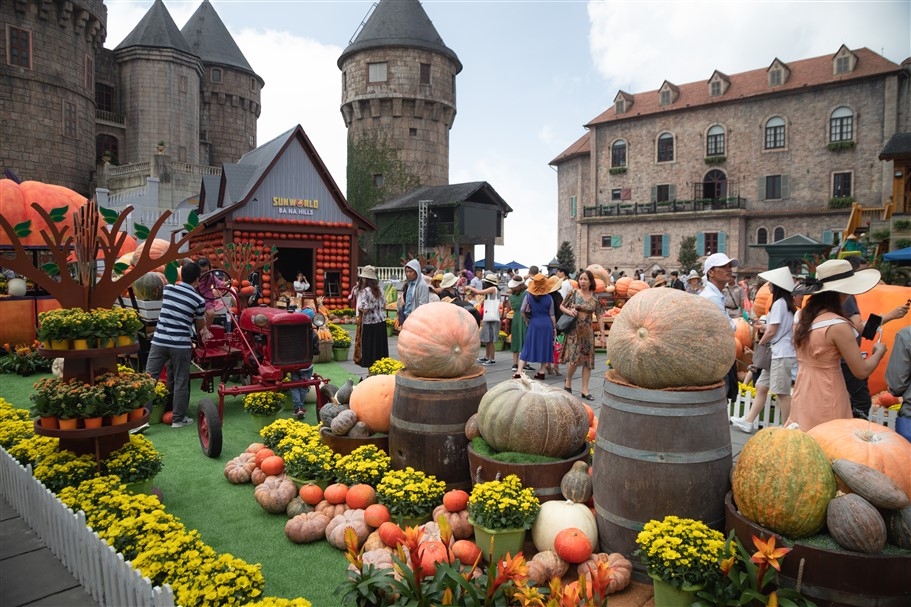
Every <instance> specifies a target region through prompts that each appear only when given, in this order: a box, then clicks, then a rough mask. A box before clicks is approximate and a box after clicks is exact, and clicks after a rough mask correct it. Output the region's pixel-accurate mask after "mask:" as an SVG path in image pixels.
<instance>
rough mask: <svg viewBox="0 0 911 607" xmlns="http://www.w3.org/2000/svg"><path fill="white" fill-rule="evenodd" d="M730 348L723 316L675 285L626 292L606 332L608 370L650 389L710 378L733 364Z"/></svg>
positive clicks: (716, 377)
mask: <svg viewBox="0 0 911 607" xmlns="http://www.w3.org/2000/svg"><path fill="white" fill-rule="evenodd" d="M621 280H623V279H620V280H618V281H617V290H618V292H619V290H620V281H621ZM635 282H636V281H631V282H630V283H628V284H627V285H626V287H625V288H626V290H627V291H631V290H632V285H633V284H634V283H635ZM639 282H641V281H639ZM735 354H736V346H735V340H733V339H731V328H730V323H729V321H728V318H727V316H725V315H724V314H723V313H722V312H721V310H719V309H718V308H717V307H716V306H715V305H714V304H713V303H712V302H710V301H709V300H707V299H705V298H702V297H693V296H692V295H690V294H688V293H686V292H684V291H680V290H678V289H643V290H641V291H638V292H636V293H634V294H631V296H630V299H629V301H627V302H626V304H625V305H624V306H623V308H622V311H621V312H620V313H619V314H618V315H617V316H616V318H615V319H614V322H613V325H612V326H611V330H610V333H609V335H608V337H607V358H608V360H610V361H611V366H612V367H613V369H614V371H615V372H616V373H617V374H618V375H619V376H620V377H621V378H622V379H623V380H625V381H626V382H628V383H630V384H632V385H635V386H639V387H641V388H647V389H652V390H663V389H665V388H677V387H698V386H709V385H712V384H716V383H718V382H720V381H721V380H722V379H723V378H724V376H725V374H727V372H728V371H729V370H730V368H731V365H733V364H734V357H735Z"/></svg>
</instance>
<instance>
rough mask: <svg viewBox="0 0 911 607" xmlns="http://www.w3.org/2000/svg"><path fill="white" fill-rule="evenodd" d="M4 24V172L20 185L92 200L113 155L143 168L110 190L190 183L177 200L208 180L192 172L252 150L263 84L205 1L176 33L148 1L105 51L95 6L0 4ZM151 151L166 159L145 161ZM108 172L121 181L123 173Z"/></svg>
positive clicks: (57, 0) (98, 0)
mask: <svg viewBox="0 0 911 607" xmlns="http://www.w3.org/2000/svg"><path fill="white" fill-rule="evenodd" d="M0 23H2V27H0V37H2V44H0V53H2V55H0V57H2V59H0V127H2V131H0V140H2V145H0V166H2V167H3V168H8V169H11V170H12V171H14V172H15V173H16V174H17V175H18V176H19V177H20V178H21V179H24V180H25V179H29V180H36V181H47V182H51V183H59V184H61V185H66V186H67V187H70V188H72V189H74V190H76V191H78V192H80V193H81V194H84V195H86V196H88V195H91V194H93V193H94V188H95V185H96V184H97V182H98V181H99V175H98V174H97V173H96V170H97V169H98V167H99V166H102V165H101V162H102V159H103V158H105V157H108V155H110V156H109V157H110V159H111V160H112V161H113V163H114V164H115V165H116V164H120V165H132V166H134V167H136V166H145V168H144V171H145V174H144V175H139V176H138V181H137V182H136V183H132V182H130V180H129V179H126V180H121V181H122V182H123V183H120V184H117V185H115V187H114V188H113V189H131V188H135V187H137V186H138V187H144V186H145V177H147V176H150V175H151V176H153V177H154V178H155V179H157V180H158V183H159V184H160V185H163V186H167V185H169V184H170V183H171V176H172V174H173V175H174V176H175V179H176V178H177V174H179V173H187V174H190V175H194V177H193V178H192V179H187V180H186V181H187V183H188V185H189V184H190V183H192V185H190V186H189V189H185V188H182V189H181V193H180V194H179V195H175V196H176V197H177V198H182V197H185V196H186V195H187V194H188V193H189V191H190V190H192V189H194V188H195V191H197V192H198V189H199V181H200V175H201V174H205V173H206V172H207V171H205V170H203V169H201V168H200V169H199V170H194V167H209V166H213V165H214V166H215V167H220V165H221V164H222V163H231V162H237V160H238V159H240V157H241V156H242V155H243V154H244V153H246V152H248V151H250V150H252V149H253V148H255V147H256V119H257V117H258V116H259V114H260V91H261V89H262V87H263V84H264V82H263V80H262V78H260V77H259V76H258V75H257V74H256V73H255V72H254V71H253V69H252V68H251V67H250V65H249V63H248V62H247V60H246V59H245V58H244V56H243V53H241V51H240V49H239V48H238V47H237V44H236V43H235V42H234V40H233V38H232V37H231V35H230V34H229V33H228V30H227V28H226V27H225V26H224V24H223V23H222V21H221V19H220V18H219V17H218V15H217V14H216V13H215V9H214V8H213V7H212V5H211V4H210V3H209V2H208V0H203V2H202V4H201V5H200V6H199V8H198V9H197V11H196V12H195V13H194V14H193V16H192V17H191V18H190V20H189V21H188V22H187V23H186V25H184V27H183V29H182V30H181V29H178V28H177V25H176V24H175V23H174V20H173V19H172V18H171V16H170V14H169V13H168V10H167V8H165V6H164V3H163V2H162V1H161V0H155V2H154V4H153V5H152V6H151V8H150V9H149V11H148V12H147V13H146V15H145V16H144V17H143V18H142V20H141V21H140V22H139V23H138V24H137V25H136V27H135V28H134V29H133V30H132V31H131V32H130V34H129V35H128V36H127V37H126V38H125V39H124V40H123V42H121V43H120V44H119V45H118V46H117V48H116V49H114V50H109V49H105V48H104V47H103V43H104V40H105V37H106V34H107V31H106V23H107V9H106V7H105V6H104V3H103V2H102V0H75V1H66V2H64V1H63V0H52V1H43V2H38V1H37V0H20V1H17V2H0ZM160 144H161V145H160ZM159 148H163V149H161V150H160V151H159ZM156 153H157V154H158V155H160V156H166V157H167V160H169V161H173V163H172V162H168V161H164V162H163V161H162V160H163V159H162V158H158V159H157V161H155V160H153V161H152V162H151V163H150V158H151V157H152V156H153V155H155V154H156ZM149 165H157V167H158V168H159V169H161V168H164V170H163V171H160V172H159V173H158V174H154V173H155V172H154V171H153V170H150V166H149ZM140 172H143V171H140ZM108 173H109V178H110V179H113V180H115V181H116V178H117V177H118V171H117V170H111V171H108ZM101 181H103V180H101ZM102 185H108V186H111V185H113V184H110V183H102ZM170 202H171V201H170V200H169V201H168V204H162V205H161V206H163V207H165V208H167V207H172V206H173V205H172V204H170ZM177 202H180V200H177Z"/></svg>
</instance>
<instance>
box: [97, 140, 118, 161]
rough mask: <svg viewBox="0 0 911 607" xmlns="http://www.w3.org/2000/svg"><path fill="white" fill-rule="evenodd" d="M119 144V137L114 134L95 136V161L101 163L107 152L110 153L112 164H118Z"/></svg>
mask: <svg viewBox="0 0 911 607" xmlns="http://www.w3.org/2000/svg"><path fill="white" fill-rule="evenodd" d="M119 145H120V144H119V142H118V141H117V138H116V137H114V136H113V135H98V136H97V137H96V138H95V162H96V163H100V162H101V161H102V160H103V159H104V156H105V155H106V154H107V155H110V162H111V164H117V163H118V159H117V154H118V152H119V150H120V148H119Z"/></svg>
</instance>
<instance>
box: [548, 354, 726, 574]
mask: <svg viewBox="0 0 911 607" xmlns="http://www.w3.org/2000/svg"><path fill="white" fill-rule="evenodd" d="M598 422H599V423H598V430H597V435H596V437H595V450H594V460H593V465H592V470H593V477H592V481H593V485H594V500H595V519H596V520H597V523H598V541H599V543H600V545H601V550H602V551H603V552H620V553H622V554H624V555H626V556H627V558H630V560H631V561H632V563H633V576H634V577H635V578H636V579H638V580H639V581H641V582H648V581H650V580H649V578H648V577H647V574H646V569H645V565H644V563H643V562H642V560H641V558H636V557H635V556H632V555H633V552H634V551H635V550H636V536H637V535H638V533H639V531H641V529H642V527H643V526H644V525H645V523H646V522H648V521H649V520H651V519H656V520H661V519H662V518H664V517H665V516H667V515H669V514H675V515H677V516H681V517H686V518H693V519H696V520H701V521H704V522H705V523H706V524H707V525H709V526H710V527H712V528H714V529H721V528H722V527H723V526H724V518H725V517H724V496H725V494H726V493H727V492H728V489H729V488H730V474H731V468H732V458H731V430H730V424H729V422H728V409H727V399H726V398H725V391H724V384H723V383H718V384H715V385H712V386H703V387H697V388H675V389H666V390H651V389H645V388H640V387H638V386H633V385H631V384H628V383H626V382H624V381H623V380H622V379H621V378H620V377H619V376H618V375H617V374H616V373H615V372H613V371H610V372H608V373H607V375H606V376H605V380H604V398H603V400H602V404H601V412H600V414H599V419H598ZM558 485H559V481H558Z"/></svg>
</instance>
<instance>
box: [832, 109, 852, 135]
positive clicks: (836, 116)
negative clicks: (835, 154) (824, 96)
mask: <svg viewBox="0 0 911 607" xmlns="http://www.w3.org/2000/svg"><path fill="white" fill-rule="evenodd" d="M852 139H854V112H852V111H851V108H847V107H845V106H841V107H838V108H835V111H834V112H832V116H831V117H830V118H829V141H832V142H834V141H851V140H852Z"/></svg>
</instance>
